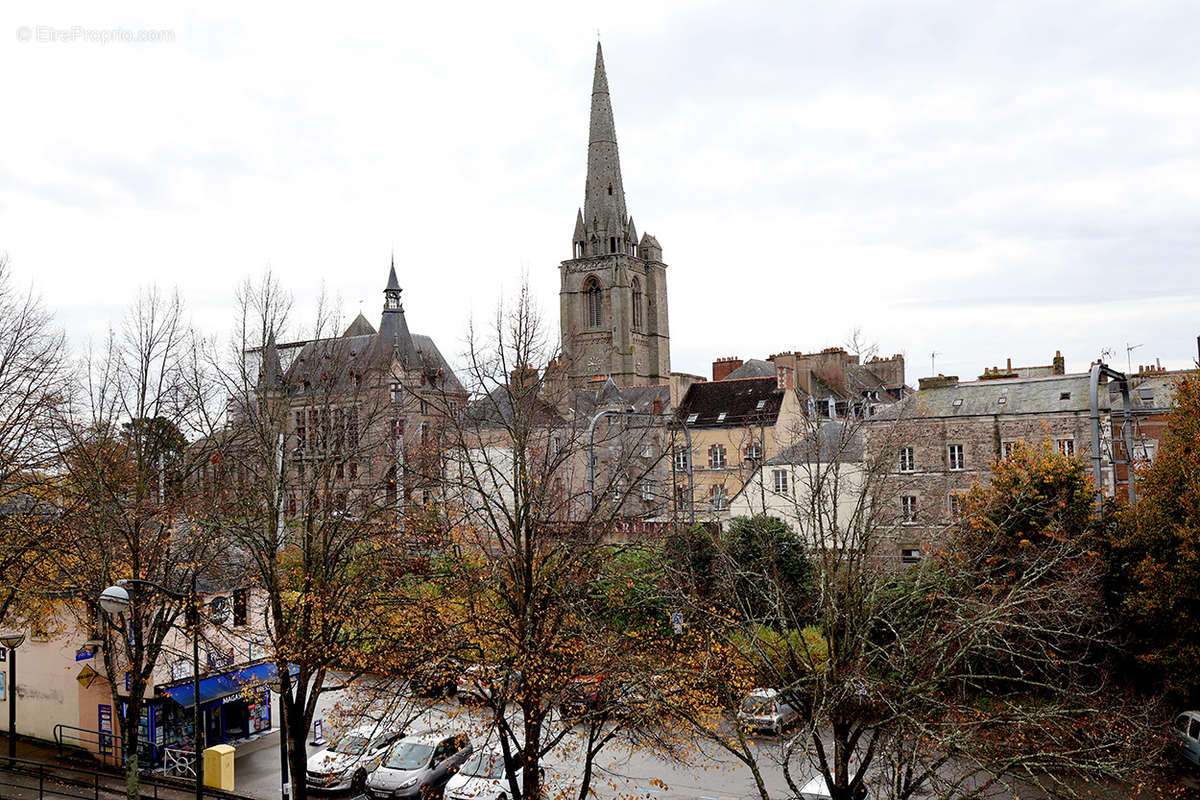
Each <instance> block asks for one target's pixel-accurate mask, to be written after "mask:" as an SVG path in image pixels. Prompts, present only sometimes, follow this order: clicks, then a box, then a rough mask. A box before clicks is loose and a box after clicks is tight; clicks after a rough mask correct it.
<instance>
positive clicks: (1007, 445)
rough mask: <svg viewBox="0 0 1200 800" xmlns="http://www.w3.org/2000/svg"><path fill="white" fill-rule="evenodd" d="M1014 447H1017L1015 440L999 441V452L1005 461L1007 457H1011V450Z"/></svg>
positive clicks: (1014, 448)
mask: <svg viewBox="0 0 1200 800" xmlns="http://www.w3.org/2000/svg"><path fill="white" fill-rule="evenodd" d="M1016 447H1017V443H1016V442H1001V443H1000V454H1001V455H1002V456H1003V458H1004V460H1005V461H1007V460H1008V459H1010V458H1012V457H1013V451H1014V450H1016Z"/></svg>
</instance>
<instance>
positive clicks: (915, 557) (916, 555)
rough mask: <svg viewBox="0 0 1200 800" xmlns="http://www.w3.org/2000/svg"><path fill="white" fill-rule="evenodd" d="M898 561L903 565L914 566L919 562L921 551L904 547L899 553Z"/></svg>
mask: <svg viewBox="0 0 1200 800" xmlns="http://www.w3.org/2000/svg"><path fill="white" fill-rule="evenodd" d="M900 560H901V561H902V562H904V563H905V564H916V563H917V562H918V561H920V560H921V551H920V550H919V549H917V548H915V547H906V548H904V549H903V550H901V551H900Z"/></svg>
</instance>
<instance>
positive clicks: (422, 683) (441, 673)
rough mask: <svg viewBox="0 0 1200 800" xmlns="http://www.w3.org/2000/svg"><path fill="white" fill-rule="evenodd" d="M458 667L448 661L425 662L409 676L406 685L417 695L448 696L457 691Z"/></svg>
mask: <svg viewBox="0 0 1200 800" xmlns="http://www.w3.org/2000/svg"><path fill="white" fill-rule="evenodd" d="M459 669H460V668H459V665H458V664H454V663H451V662H449V661H430V662H426V663H424V664H422V665H421V666H420V667H418V668H417V670H416V672H414V673H413V675H412V677H411V678H409V680H408V687H409V689H411V690H412V693H413V694H415V695H417V696H418V697H450V696H451V695H453V694H454V693H455V692H457V691H458V673H459Z"/></svg>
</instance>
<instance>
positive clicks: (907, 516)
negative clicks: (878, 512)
mask: <svg viewBox="0 0 1200 800" xmlns="http://www.w3.org/2000/svg"><path fill="white" fill-rule="evenodd" d="M900 518H901V519H902V520H903V521H904V522H906V523H911V522H916V521H917V498H916V497H915V496H914V495H911V494H906V495H903V496H902V497H901V498H900Z"/></svg>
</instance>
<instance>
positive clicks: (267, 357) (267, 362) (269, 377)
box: [258, 331, 283, 390]
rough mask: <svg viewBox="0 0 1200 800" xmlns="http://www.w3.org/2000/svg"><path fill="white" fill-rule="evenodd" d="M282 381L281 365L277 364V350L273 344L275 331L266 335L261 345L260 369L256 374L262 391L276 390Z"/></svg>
mask: <svg viewBox="0 0 1200 800" xmlns="http://www.w3.org/2000/svg"><path fill="white" fill-rule="evenodd" d="M282 380H283V365H282V364H281V363H280V362H279V348H278V346H277V345H276V344H275V331H270V332H269V333H268V334H267V343H266V344H265V345H263V356H262V368H261V369H260V370H259V372H258V385H259V387H260V388H262V389H266V390H271V389H278V388H279V386H280V384H281V382H282Z"/></svg>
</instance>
